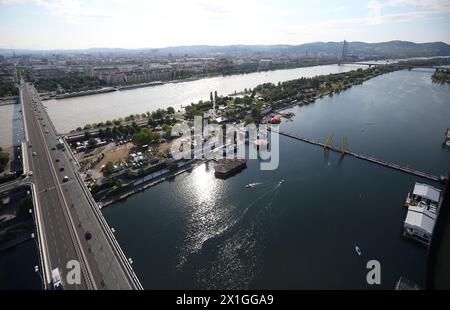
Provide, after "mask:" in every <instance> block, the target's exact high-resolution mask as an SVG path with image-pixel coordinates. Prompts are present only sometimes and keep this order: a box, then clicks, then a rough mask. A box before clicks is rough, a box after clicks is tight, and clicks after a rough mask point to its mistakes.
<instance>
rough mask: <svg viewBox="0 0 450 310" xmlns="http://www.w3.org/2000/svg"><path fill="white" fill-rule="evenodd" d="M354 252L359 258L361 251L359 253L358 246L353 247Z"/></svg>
mask: <svg viewBox="0 0 450 310" xmlns="http://www.w3.org/2000/svg"><path fill="white" fill-rule="evenodd" d="M355 251H356V254H358V256H361V255H362V251H361V249H360V248H359V246H355Z"/></svg>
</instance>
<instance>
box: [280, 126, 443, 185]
mask: <svg viewBox="0 0 450 310" xmlns="http://www.w3.org/2000/svg"><path fill="white" fill-rule="evenodd" d="M278 133H279V134H280V135H282V136H285V137H289V138H292V139H296V140H299V141H303V142H306V143H309V144H313V145H317V146H321V147H323V148H327V149H329V150H331V151H334V152H337V153H341V154H347V155H350V156H353V157H355V158H358V159H361V160H365V161H368V162H371V163H374V164H377V165H380V166H383V167H387V168H391V169H394V170H398V171H401V172H405V173H408V174H412V175H415V176H418V177H421V178H425V179H428V180H431V181H435V182H438V181H439V177H437V176H434V175H431V174H429V173H426V172H422V171H419V170H416V169H412V168H409V167H406V166H401V165H399V164H395V163H390V162H387V161H384V160H381V159H378V158H375V157H373V156H367V155H364V154H361V153H356V152H351V151H348V150H346V151H345V152H344V153H342V151H341V150H340V149H339V148H337V147H335V146H332V145H325V144H324V143H322V142H320V141H316V140H312V139H308V138H305V137H301V136H297V135H295V134H292V133H287V132H283V131H279V132H278Z"/></svg>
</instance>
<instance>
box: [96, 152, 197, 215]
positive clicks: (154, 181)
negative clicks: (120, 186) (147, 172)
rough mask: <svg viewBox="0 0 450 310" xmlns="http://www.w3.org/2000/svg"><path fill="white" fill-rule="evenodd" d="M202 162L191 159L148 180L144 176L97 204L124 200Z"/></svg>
mask: <svg viewBox="0 0 450 310" xmlns="http://www.w3.org/2000/svg"><path fill="white" fill-rule="evenodd" d="M203 162H204V160H193V161H190V162H188V163H186V164H184V165H183V166H181V167H180V168H179V169H177V170H176V171H169V170H168V169H165V170H166V171H163V172H162V173H160V174H159V175H158V176H157V177H155V178H152V179H150V180H147V181H144V180H145V177H143V178H141V179H138V180H136V181H135V182H134V183H133V184H136V183H138V185H135V186H133V188H132V189H130V190H128V191H126V192H125V193H121V194H120V195H115V196H113V197H112V198H109V199H106V200H102V201H99V202H98V205H99V207H100V209H103V208H105V207H107V206H110V205H112V204H115V203H117V202H119V201H123V200H126V199H127V198H129V197H131V196H133V195H135V194H138V193H140V192H143V191H145V190H146V189H148V188H151V187H153V186H156V185H158V184H160V183H162V182H165V181H167V180H172V179H173V178H175V177H177V176H178V175H180V174H183V173H185V172H187V171H191V170H192V169H194V168H195V167H197V166H198V165H200V164H202V163H203ZM186 166H187V167H186ZM139 182H141V183H139Z"/></svg>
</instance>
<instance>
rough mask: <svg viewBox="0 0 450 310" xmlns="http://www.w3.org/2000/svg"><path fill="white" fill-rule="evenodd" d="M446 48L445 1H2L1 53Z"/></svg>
mask: <svg viewBox="0 0 450 310" xmlns="http://www.w3.org/2000/svg"><path fill="white" fill-rule="evenodd" d="M343 39H347V40H348V41H365V42H380V41H388V40H408V41H415V42H431V41H444V42H447V43H450V0H340V1H337V0H336V1H332V0H327V1H325V0H164V1H156V0H0V48H31V49H72V48H89V47H122V48H144V47H164V46H176V45H194V44H209V45H228V44H301V43H306V42H314V41H342V40H343Z"/></svg>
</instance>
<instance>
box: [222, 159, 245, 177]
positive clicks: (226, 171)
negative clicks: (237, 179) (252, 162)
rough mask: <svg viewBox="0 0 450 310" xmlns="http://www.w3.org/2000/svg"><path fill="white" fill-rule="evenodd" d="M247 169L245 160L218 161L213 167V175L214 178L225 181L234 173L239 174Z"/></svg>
mask: <svg viewBox="0 0 450 310" xmlns="http://www.w3.org/2000/svg"><path fill="white" fill-rule="evenodd" d="M245 168H247V161H246V160H245V159H227V158H222V159H218V160H217V163H216V164H215V165H214V175H215V176H216V178H220V179H226V178H228V177H230V176H233V175H235V174H236V173H239V172H241V171H242V170H244V169H245Z"/></svg>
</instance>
